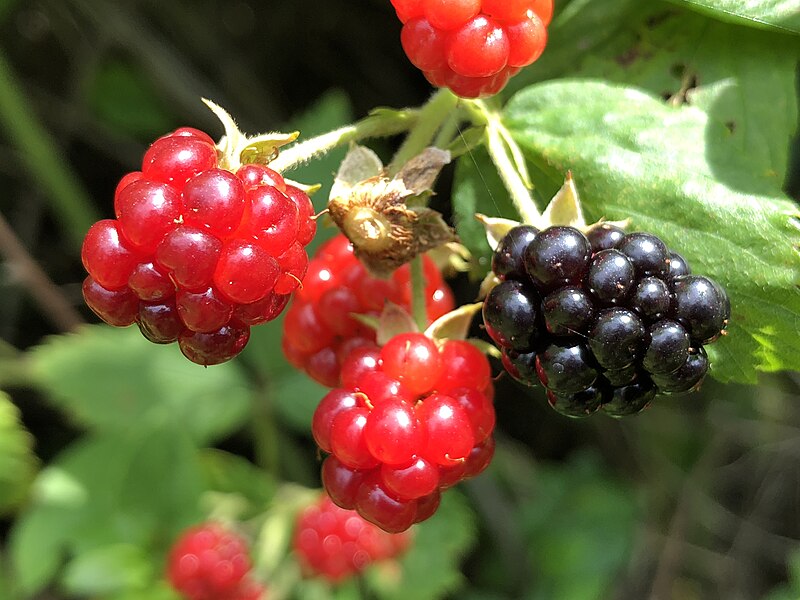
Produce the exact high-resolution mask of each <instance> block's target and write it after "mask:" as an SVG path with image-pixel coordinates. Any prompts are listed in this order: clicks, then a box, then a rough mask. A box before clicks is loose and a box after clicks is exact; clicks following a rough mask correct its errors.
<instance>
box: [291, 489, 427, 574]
mask: <svg viewBox="0 0 800 600" xmlns="http://www.w3.org/2000/svg"><path fill="white" fill-rule="evenodd" d="M411 541H412V538H411V536H410V535H409V534H407V533H400V534H390V533H386V532H385V531H382V530H381V529H379V528H378V527H376V526H375V525H373V524H372V523H369V522H368V521H366V520H364V519H363V518H362V517H361V516H359V515H358V514H357V513H354V512H353V511H349V510H344V509H342V508H339V507H338V506H336V505H335V504H334V503H333V502H332V501H331V500H330V499H329V498H328V497H327V496H325V495H322V496H321V497H320V499H319V500H318V501H316V502H315V503H314V504H312V505H310V506H308V507H306V508H305V509H304V510H303V511H302V512H301V513H300V514H299V515H298V517H297V522H296V525H295V531H294V536H293V539H292V548H293V550H294V553H295V555H296V556H297V559H298V560H299V562H300V565H301V567H302V570H303V574H304V575H305V576H306V577H322V578H323V579H326V580H328V581H330V582H331V583H339V582H341V581H343V580H344V579H346V578H348V577H351V576H353V575H357V574H359V573H361V572H362V571H364V569H366V568H367V567H369V566H370V565H371V564H373V563H374V562H377V561H381V560H389V559H392V558H395V557H397V556H398V555H400V554H401V553H402V552H404V551H405V550H406V549H407V548H408V546H409V545H410V543H411Z"/></svg>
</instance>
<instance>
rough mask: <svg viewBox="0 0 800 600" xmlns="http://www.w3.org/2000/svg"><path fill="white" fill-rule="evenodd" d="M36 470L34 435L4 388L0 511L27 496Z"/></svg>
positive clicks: (1, 396) (0, 410)
mask: <svg viewBox="0 0 800 600" xmlns="http://www.w3.org/2000/svg"><path fill="white" fill-rule="evenodd" d="M35 473H36V457H35V456H34V454H33V437H32V436H31V435H30V434H29V433H28V432H27V431H26V430H25V428H24V427H23V426H22V423H21V421H20V415H19V410H18V409H17V407H16V406H15V405H14V404H13V403H12V402H11V399H10V398H9V397H8V396H7V395H6V394H4V393H2V392H0V515H2V514H5V513H6V512H8V511H10V510H11V509H13V508H16V506H17V505H18V504H19V503H20V502H21V501H22V500H23V499H24V498H25V496H26V494H27V491H28V488H29V486H30V484H31V482H32V481H33V478H34V475H35Z"/></svg>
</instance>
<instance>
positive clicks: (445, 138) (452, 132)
mask: <svg viewBox="0 0 800 600" xmlns="http://www.w3.org/2000/svg"><path fill="white" fill-rule="evenodd" d="M461 118H462V117H461V111H452V112H450V115H449V116H448V117H447V119H446V120H445V122H444V123H442V127H441V129H439V133H437V134H436V137H435V138H434V140H433V145H434V146H436V147H437V148H442V149H444V148H447V147H448V146H449V145H450V144H451V143H452V142H453V140H454V139H455V138H456V136H457V135H458V123H459V121H461Z"/></svg>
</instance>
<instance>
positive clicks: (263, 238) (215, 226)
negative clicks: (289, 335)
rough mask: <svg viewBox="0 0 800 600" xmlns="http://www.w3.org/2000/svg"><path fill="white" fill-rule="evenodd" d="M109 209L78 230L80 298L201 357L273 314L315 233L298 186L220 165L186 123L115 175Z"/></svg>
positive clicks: (203, 360) (214, 357)
mask: <svg viewBox="0 0 800 600" xmlns="http://www.w3.org/2000/svg"><path fill="white" fill-rule="evenodd" d="M114 212H115V214H116V217H117V218H116V219H106V220H103V221H99V222H98V223H95V224H94V225H93V226H92V227H91V228H90V229H89V231H88V233H87V234H86V238H85V239H84V243H83V248H82V250H81V258H82V260H83V264H84V266H85V268H86V270H87V271H88V273H89V279H88V280H87V283H86V284H85V285H84V298H85V299H86V303H87V305H88V306H89V307H90V308H91V309H92V310H93V311H94V312H95V314H97V315H98V316H99V317H100V318H101V319H102V320H103V321H105V322H106V323H108V324H110V325H114V326H117V327H122V326H127V325H131V324H133V323H136V324H137V325H138V326H139V330H140V331H141V332H142V335H143V336H144V337H145V338H146V339H148V340H150V341H152V342H154V343H158V344H166V343H172V342H176V341H177V342H178V344H179V346H180V349H181V351H182V352H183V354H184V355H185V356H186V357H187V358H189V360H192V361H193V362H197V363H198V364H201V365H205V366H208V365H213V364H219V363H221V362H225V361H227V360H230V359H231V358H233V357H234V356H236V355H237V354H238V353H239V352H241V351H242V350H243V349H244V347H245V345H246V344H247V340H248V339H249V335H250V332H249V328H250V327H251V326H253V325H258V324H261V323H265V322H267V321H270V320H272V319H274V318H276V317H277V316H278V315H279V314H280V313H281V311H282V310H283V308H284V307H285V306H286V304H287V302H288V299H289V295H290V294H291V293H292V292H293V291H294V290H295V289H296V288H297V286H298V285H299V283H300V281H301V280H302V279H303V277H304V275H305V271H306V268H307V262H308V257H307V256H306V253H305V248H304V247H305V244H307V243H308V242H309V241H310V240H311V238H312V237H313V234H314V232H315V231H316V224H315V223H314V221H313V219H312V216H313V206H312V205H311V202H310V200H309V199H308V196H306V195H305V194H304V193H303V192H302V191H301V190H300V189H298V188H295V187H293V186H291V185H287V183H286V181H285V180H284V179H283V177H281V176H280V175H279V174H278V173H276V172H275V171H272V170H271V169H269V168H268V167H265V166H262V165H245V166H243V167H241V168H240V169H239V171H238V172H237V173H232V172H230V171H228V170H225V169H222V168H220V167H219V165H218V156H217V149H216V147H215V146H214V142H213V141H212V140H211V138H210V137H209V136H208V135H206V134H205V133H203V132H201V131H199V130H197V129H193V128H190V127H182V128H180V129H177V130H176V131H174V132H172V133H171V134H168V135H165V136H163V137H161V138H159V139H158V140H156V141H155V142H153V144H152V146H151V147H150V148H149V149H148V150H147V152H146V153H145V156H144V159H143V162H142V169H141V171H135V172H133V173H129V174H127V175H125V176H124V177H123V178H122V179H121V180H120V182H119V184H118V185H117V189H116V191H115V194H114ZM134 305H135V306H134Z"/></svg>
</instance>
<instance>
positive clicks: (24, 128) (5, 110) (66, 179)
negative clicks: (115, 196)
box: [0, 52, 99, 248]
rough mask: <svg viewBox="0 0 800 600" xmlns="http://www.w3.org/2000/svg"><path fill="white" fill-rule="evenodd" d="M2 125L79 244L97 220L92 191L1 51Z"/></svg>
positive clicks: (0, 102) (0, 117) (69, 234)
mask: <svg viewBox="0 0 800 600" xmlns="http://www.w3.org/2000/svg"><path fill="white" fill-rule="evenodd" d="M0 126H2V127H4V128H5V130H6V131H7V132H8V136H9V138H10V139H11V142H12V143H13V144H14V145H16V146H17V147H18V148H19V149H20V151H21V152H20V154H21V156H22V160H23V162H24V163H25V166H26V167H27V169H28V171H29V172H30V174H31V178H32V180H33V181H35V182H37V183H38V184H39V185H40V186H41V187H42V189H43V190H44V191H45V193H46V194H47V197H48V199H49V201H50V206H51V208H52V210H53V211H54V213H55V216H56V218H57V219H58V220H59V221H61V222H62V223H63V225H64V228H65V229H66V232H67V234H68V236H69V238H70V240H71V241H72V243H73V244H74V245H75V246H76V247H78V248H79V247H80V245H81V244H82V243H83V237H84V235H85V234H86V230H87V229H89V227H90V226H91V225H92V223H94V222H95V221H97V220H98V218H99V217H98V215H97V214H96V213H95V210H94V208H93V206H92V203H91V201H90V199H89V195H88V194H87V193H86V191H85V190H84V188H83V186H82V185H81V183H80V181H79V180H78V178H77V177H76V176H75V174H74V173H73V172H72V171H71V170H70V169H69V168H68V167H67V166H66V165H67V164H68V162H67V161H66V160H65V158H64V156H63V154H62V152H61V150H60V149H59V148H58V145H57V144H56V142H55V140H54V139H53V138H52V137H51V136H50V134H49V133H48V131H47V130H46V129H45V128H44V127H43V126H42V124H41V123H40V122H39V120H38V118H37V117H36V115H35V114H34V113H33V111H32V110H31V108H30V102H28V101H27V99H26V98H25V94H24V93H23V91H22V89H21V88H20V85H19V83H18V81H17V78H16V76H15V75H14V73H13V71H12V69H11V65H10V64H9V63H8V61H7V60H6V58H5V56H4V55H3V53H2V52H0Z"/></svg>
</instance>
